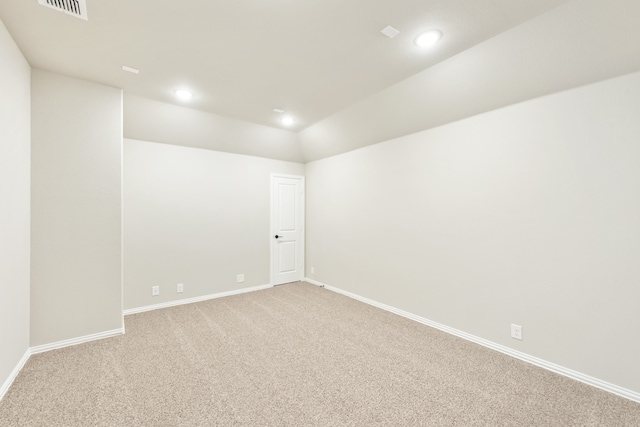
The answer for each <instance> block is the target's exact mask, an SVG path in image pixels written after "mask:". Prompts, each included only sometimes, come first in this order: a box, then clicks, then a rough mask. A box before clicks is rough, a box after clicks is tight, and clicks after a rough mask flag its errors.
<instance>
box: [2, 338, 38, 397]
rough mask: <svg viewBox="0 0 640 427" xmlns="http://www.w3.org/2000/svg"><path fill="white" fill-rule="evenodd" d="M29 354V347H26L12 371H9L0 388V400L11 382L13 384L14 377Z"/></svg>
mask: <svg viewBox="0 0 640 427" xmlns="http://www.w3.org/2000/svg"><path fill="white" fill-rule="evenodd" d="M30 356H31V352H30V351H29V349H27V351H25V352H24V355H23V356H22V358H21V359H20V361H19V362H18V364H17V365H16V367H15V368H13V371H11V374H10V375H9V378H7V379H6V380H5V382H4V384H2V387H1V388H0V400H2V398H3V397H4V395H5V394H7V392H8V391H9V387H11V384H13V381H14V380H15V379H16V377H17V376H18V374H19V373H20V371H21V370H22V368H23V367H24V365H25V363H27V360H29V357H30Z"/></svg>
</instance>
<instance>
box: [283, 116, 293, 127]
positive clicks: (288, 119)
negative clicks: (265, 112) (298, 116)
mask: <svg viewBox="0 0 640 427" xmlns="http://www.w3.org/2000/svg"><path fill="white" fill-rule="evenodd" d="M294 121H295V120H293V117H290V116H287V117H283V118H282V124H283V125H285V126H291V125H292V124H293V122H294Z"/></svg>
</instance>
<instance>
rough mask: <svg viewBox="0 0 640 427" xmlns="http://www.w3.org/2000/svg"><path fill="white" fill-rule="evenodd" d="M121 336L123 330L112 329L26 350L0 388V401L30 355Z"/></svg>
mask: <svg viewBox="0 0 640 427" xmlns="http://www.w3.org/2000/svg"><path fill="white" fill-rule="evenodd" d="M122 334H124V328H119V329H114V330H112V331H105V332H100V333H97V334H91V335H85V336H83V337H78V338H71V339H68V340H64V341H58V342H54V343H50V344H44V345H37V346H35V347H30V348H28V349H27V351H26V352H25V353H24V355H23V356H22V358H21V359H20V361H19V362H18V364H17V365H16V367H15V368H13V371H12V372H11V375H9V378H7V379H6V381H5V382H4V384H2V388H0V400H2V398H3V397H4V396H5V394H6V393H7V391H9V387H11V384H13V381H14V380H15V379H16V377H17V376H18V374H19V373H20V371H21V370H22V368H24V365H25V364H26V363H27V361H28V360H29V357H31V355H33V354H38V353H44V352H45V351H50V350H57V349H59V348H64V347H70V346H72V345H77V344H82V343H86V342H89V341H96V340H101V339H103V338H110V337H114V336H117V335H122Z"/></svg>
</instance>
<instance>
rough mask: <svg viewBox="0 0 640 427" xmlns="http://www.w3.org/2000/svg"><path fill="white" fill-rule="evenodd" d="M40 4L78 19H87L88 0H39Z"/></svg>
mask: <svg viewBox="0 0 640 427" xmlns="http://www.w3.org/2000/svg"><path fill="white" fill-rule="evenodd" d="M38 3H40V4H41V5H43V6H47V7H50V8H52V9H56V10H59V11H60V12H64V13H66V14H68V15H72V16H75V17H77V18H82V19H84V20H86V19H87V4H86V0H38Z"/></svg>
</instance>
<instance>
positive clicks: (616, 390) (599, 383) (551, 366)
mask: <svg viewBox="0 0 640 427" xmlns="http://www.w3.org/2000/svg"><path fill="white" fill-rule="evenodd" d="M303 280H304V281H305V282H308V283H310V284H312V285H315V286H320V287H324V288H325V289H327V290H329V291H332V292H336V293H338V294H342V295H344V296H347V297H349V298H352V299H355V300H358V301H360V302H363V303H365V304H369V305H372V306H374V307H378V308H381V309H383V310H386V311H389V312H391V313H394V314H397V315H399V316H402V317H405V318H407V319H411V320H413V321H416V322H418V323H422V324H423V325H426V326H430V327H432V328H435V329H438V330H440V331H443V332H446V333H448V334H451V335H455V336H457V337H459V338H462V339H465V340H467V341H471V342H473V343H476V344H479V345H481V346H483V347H487V348H490V349H492V350H495V351H499V352H500V353H503V354H506V355H507V356H511V357H515V358H516V359H520V360H522V361H524V362H527V363H530V364H532V365H535V366H539V367H541V368H544V369H547V370H548V371H551V372H555V373H556V374H560V375H562V376H565V377H568V378H571V379H573V380H576V381H580V382H581V383H584V384H587V385H590V386H593V387H596V388H599V389H601V390H604V391H607V392H609V393H613V394H616V395H618V396H621V397H624V398H626V399H629V400H632V401H634V402H638V403H640V393H638V392H635V391H633V390H629V389H626V388H623V387H619V386H617V385H615V384H611V383H609V382H606V381H603V380H600V379H598V378H594V377H592V376H589V375H586V374H583V373H581V372H578V371H574V370H573V369H569V368H565V367H564V366H560V365H557V364H555V363H552V362H548V361H546V360H544V359H540V358H537V357H535V356H531V355H529V354H526V353H522V352H520V351H517V350H513V349H511V348H509V347H505V346H503V345H501V344H496V343H494V342H493V341H489V340H486V339H484V338H480V337H477V336H475V335H471V334H468V333H466V332H463V331H460V330H458V329H454V328H451V327H449V326H446V325H443V324H441V323H438V322H434V321H432V320H429V319H426V318H424V317H420V316H417V315H415V314H412V313H409V312H407V311H404V310H400V309H398V308H395V307H392V306H390V305H386V304H383V303H380V302H378V301H374V300H372V299H369V298H365V297H363V296H360V295H357V294H354V293H352V292H348V291H345V290H342V289H340V288H336V287H333V286H329V285H327V284H324V283H322V282H319V281H317V280H313V279H308V278H306V277H305V278H304V279H303Z"/></svg>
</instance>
